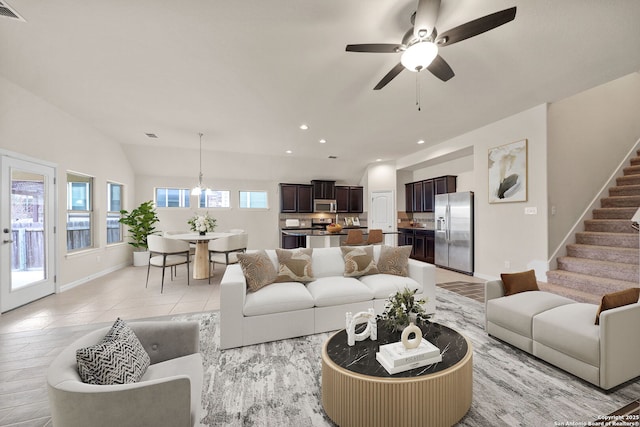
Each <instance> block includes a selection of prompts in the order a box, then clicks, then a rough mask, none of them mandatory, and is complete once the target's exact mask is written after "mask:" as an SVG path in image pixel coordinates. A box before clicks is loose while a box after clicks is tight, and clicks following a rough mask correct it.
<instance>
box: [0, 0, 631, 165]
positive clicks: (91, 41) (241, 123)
mask: <svg viewBox="0 0 640 427" xmlns="http://www.w3.org/2000/svg"><path fill="white" fill-rule="evenodd" d="M8 2H9V4H10V5H11V6H12V7H13V8H14V9H16V10H17V12H18V13H20V14H21V15H22V16H23V17H24V18H25V19H26V21H27V22H19V21H12V20H9V19H8V18H1V17H0V74H1V75H3V76H4V77H5V78H7V79H8V80H10V81H12V82H14V83H16V84H18V85H19V86H21V87H23V88H25V89H27V90H29V91H31V92H33V93H34V94H36V95H38V96H40V97H42V98H44V99H46V100H47V101H49V102H50V103H52V104H54V105H56V106H58V107H59V108H61V109H62V110H64V111H66V112H68V113H69V114H71V115H73V116H75V117H77V118H79V119H80V120H82V121H84V122H86V123H88V124H90V125H91V126H93V127H95V128H96V129H98V130H99V131H101V132H103V133H104V134H106V135H108V136H109V137H111V138H113V139H114V140H116V141H119V142H120V143H122V144H123V145H124V147H125V150H126V151H127V152H128V153H133V154H132V155H134V154H135V153H144V152H145V151H147V150H148V149H149V147H150V146H153V147H155V148H154V149H155V150H160V151H161V150H166V152H167V153H172V154H173V153H175V152H176V147H182V148H183V149H184V148H187V149H189V150H196V149H197V147H198V136H197V133H198V132H203V133H204V134H205V136H204V138H203V149H204V150H205V151H207V152H214V153H215V152H227V153H224V155H223V154H222V153H219V154H220V156H219V157H224V158H227V159H235V161H236V162H238V159H242V158H243V155H247V154H252V155H258V156H266V155H268V156H270V157H265V158H266V159H279V158H281V157H290V159H289V160H286V159H285V160H283V161H284V162H285V163H283V164H287V165H292V167H293V165H297V167H298V169H300V168H301V166H303V165H304V164H305V163H304V162H309V163H316V164H318V165H324V169H325V170H326V171H327V172H326V175H327V177H331V176H330V175H332V174H334V173H344V170H346V169H349V170H353V171H362V170H364V168H365V167H366V165H367V164H368V163H371V162H373V161H375V160H376V159H378V158H380V159H383V160H392V159H395V158H398V157H402V156H406V155H409V154H411V153H413V152H416V151H418V150H420V149H423V148H425V147H426V146H428V145H431V144H436V143H439V142H442V141H444V140H446V139H449V138H451V137H454V136H457V135H460V134H462V133H464V132H467V131H469V130H472V129H475V128H478V127H480V126H483V125H485V124H487V123H491V122H493V121H496V120H498V119H501V118H504V117H507V116H509V115H511V114H514V113H517V112H520V111H523V110H526V109H528V108H530V107H533V106H535V105H539V104H541V103H545V102H552V101H555V100H558V99H562V98H564V97H567V96H569V95H572V94H574V93H577V92H580V91H582V90H585V89H588V88H590V87H593V86H596V85H598V84H601V83H604V82H607V81H610V80H613V79H615V78H618V77H621V76H623V75H626V74H629V73H631V72H635V71H638V70H640V25H638V22H640V1H637V0H612V1H602V0H563V1H552V0H537V1H524V0H487V1H474V0H442V6H441V10H440V16H439V19H438V22H437V28H438V31H439V32H443V31H445V30H447V29H450V28H452V27H455V26H457V25H460V24H462V23H464V22H467V21H469V20H472V19H475V18H478V17H480V16H484V15H487V14H489V13H493V12H496V11H498V10H502V9H506V8H508V7H512V6H514V5H515V6H517V8H518V10H517V15H516V18H515V20H514V21H512V22H510V23H508V24H506V25H504V26H501V27H499V28H497V29H494V30H492V31H490V32H487V33H485V34H481V35H479V36H477V37H475V38H471V39H468V40H465V41H462V42H460V43H457V44H454V45H452V46H447V47H443V48H441V50H440V54H441V56H442V57H443V58H444V59H445V60H446V61H447V62H448V63H449V64H450V66H451V67H452V68H453V70H454V72H455V73H456V76H455V77H454V78H453V79H451V80H450V81H448V82H446V83H444V82H442V81H440V80H438V79H437V78H435V77H434V76H432V75H431V74H429V73H427V72H424V73H420V74H419V75H418V78H419V85H420V94H421V100H422V111H418V110H417V108H416V105H415V99H416V74H414V73H411V72H408V71H406V70H405V71H403V72H402V73H401V74H400V75H399V76H398V77H397V78H396V79H395V80H393V81H392V82H391V83H390V84H389V85H388V86H387V87H385V88H384V89H382V90H380V91H373V90H372V88H373V86H375V84H376V83H377V82H378V81H379V80H380V79H381V78H382V77H383V76H384V75H385V74H386V73H387V71H388V70H390V69H391V68H392V67H393V66H394V65H395V64H397V63H398V62H399V54H364V53H347V52H345V45H346V44H355V43H398V42H400V40H401V38H402V36H403V34H404V33H405V31H406V30H407V29H408V28H409V27H410V22H409V17H410V15H411V13H412V12H413V10H415V4H416V0H402V1H392V0H385V1H383V0H322V1H320V0H315V1H313V0H296V1H292V0H269V1H265V0H260V1H259V0H249V1H239V0H236V1H221V0H181V1H159V0H130V1H115V0H114V1H95V0H83V1H77V0H46V1H45V0H8ZM303 122H304V123H308V124H309V126H310V129H309V130H307V131H301V130H300V129H298V126H299V125H300V124H301V123H303ZM145 132H152V133H155V134H157V135H158V136H159V138H158V139H156V140H152V139H149V138H147V137H146V136H145ZM320 138H325V139H326V140H327V143H326V144H320V143H318V140H319V139H320ZM419 139H423V140H425V141H426V144H425V145H421V146H419V145H417V144H416V141H417V140H419ZM165 147H166V148H165ZM285 150H292V151H293V153H292V154H290V155H287V154H285ZM179 152H180V151H178V153H179ZM189 154H193V153H192V152H191V151H189ZM329 155H335V156H338V157H339V159H340V160H339V161H338V162H337V163H329V162H332V161H331V160H328V159H327V157H328V156H329ZM300 159H303V160H300ZM301 162H302V163H301ZM334 162H335V161H334ZM334 164H340V165H341V166H340V167H339V168H336V171H335V172H334V171H332V170H331V166H332V165H334ZM191 166H193V162H191ZM327 166H329V167H327ZM347 166H348V167H347ZM135 167H136V166H135V162H134V168H135ZM145 167H146V168H148V165H147V166H145ZM196 167H197V165H196ZM234 167H235V168H236V169H237V168H239V167H242V165H241V164H236V165H234ZM302 169H304V167H302ZM137 172H138V173H146V174H152V173H153V171H152V170H148V169H142V166H141V167H140V169H138V170H137ZM205 174H206V172H205Z"/></svg>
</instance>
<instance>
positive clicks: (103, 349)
mask: <svg viewBox="0 0 640 427" xmlns="http://www.w3.org/2000/svg"><path fill="white" fill-rule="evenodd" d="M76 361H77V364H78V373H79V374H80V378H81V379H82V381H83V382H85V383H88V384H97V385H107V384H127V383H134V382H137V381H139V380H140V378H142V376H143V375H144V373H145V371H146V370H147V368H148V367H149V363H150V359H149V355H148V354H147V352H146V351H145V349H144V347H142V344H141V343H140V340H139V339H138V337H137V336H136V334H135V333H134V332H133V331H132V330H131V328H129V326H128V325H127V324H126V323H125V322H124V321H123V320H122V319H118V320H116V322H115V323H114V324H113V326H112V327H111V330H110V331H109V332H108V333H107V335H106V336H105V337H104V338H103V339H102V341H101V342H99V343H98V344H95V345H92V346H90V347H86V348H80V349H78V350H76Z"/></svg>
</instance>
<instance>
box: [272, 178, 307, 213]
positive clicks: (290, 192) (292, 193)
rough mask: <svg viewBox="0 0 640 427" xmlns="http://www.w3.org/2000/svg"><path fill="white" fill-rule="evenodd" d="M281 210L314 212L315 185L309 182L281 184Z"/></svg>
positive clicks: (287, 211)
mask: <svg viewBox="0 0 640 427" xmlns="http://www.w3.org/2000/svg"><path fill="white" fill-rule="evenodd" d="M280 212H283V213H297V212H302V213H310V212H313V187H312V186H311V185H308V184H280Z"/></svg>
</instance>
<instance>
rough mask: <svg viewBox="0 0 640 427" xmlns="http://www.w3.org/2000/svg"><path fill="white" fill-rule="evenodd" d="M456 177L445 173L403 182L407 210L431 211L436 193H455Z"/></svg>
mask: <svg viewBox="0 0 640 427" xmlns="http://www.w3.org/2000/svg"><path fill="white" fill-rule="evenodd" d="M455 192H456V177H455V176H454V175H446V176H441V177H438V178H432V179H425V180H423V181H416V182H410V183H408V184H405V204H406V211H407V212H433V209H434V208H435V196H436V194H445V193H455Z"/></svg>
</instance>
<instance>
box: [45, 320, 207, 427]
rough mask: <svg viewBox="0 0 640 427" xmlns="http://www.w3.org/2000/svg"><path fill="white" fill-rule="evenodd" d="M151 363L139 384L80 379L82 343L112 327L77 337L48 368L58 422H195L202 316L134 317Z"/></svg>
mask: <svg viewBox="0 0 640 427" xmlns="http://www.w3.org/2000/svg"><path fill="white" fill-rule="evenodd" d="M128 325H129V326H130V327H131V329H133V331H134V332H135V334H136V336H137V337H138V339H139V340H140V342H141V343H142V346H143V347H144V349H145V350H146V351H147V353H149V357H150V359H151V364H150V365H149V368H148V369H147V371H146V372H145V374H144V376H143V377H142V379H141V380H140V381H139V382H137V383H133V384H118V385H92V384H85V383H83V382H82V381H81V380H80V376H79V375H78V370H77V367H76V349H78V348H83V347H87V346H90V345H93V344H96V343H98V342H99V341H100V340H101V339H102V337H104V336H105V334H106V333H107V332H108V331H109V327H107V328H102V329H98V330H96V331H93V332H91V333H89V334H87V335H85V336H83V337H81V338H80V339H78V340H76V341H75V342H73V343H72V344H71V345H70V346H68V347H67V348H65V349H64V350H62V352H61V353H60V354H59V355H58V356H57V357H56V358H55V359H54V360H53V362H52V363H51V365H50V366H49V368H48V371H47V388H48V393H49V404H50V408H51V416H52V420H53V425H54V427H75V426H77V427H86V426H93V427H97V426H105V427H107V426H118V427H127V426H131V427H144V426H150V427H151V426H153V427H158V426H167V427H180V426H184V427H192V426H194V425H196V423H197V421H198V419H199V412H200V407H201V394H202V381H203V368H202V357H201V355H200V353H199V347H200V344H199V329H198V328H199V326H198V323H197V322H178V321H145V322H132V323H128Z"/></svg>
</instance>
